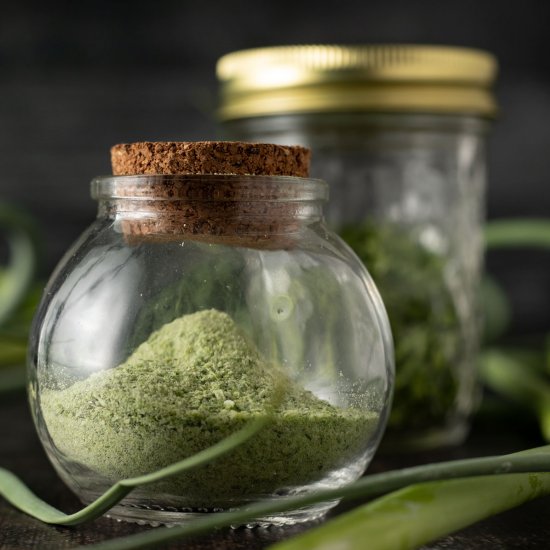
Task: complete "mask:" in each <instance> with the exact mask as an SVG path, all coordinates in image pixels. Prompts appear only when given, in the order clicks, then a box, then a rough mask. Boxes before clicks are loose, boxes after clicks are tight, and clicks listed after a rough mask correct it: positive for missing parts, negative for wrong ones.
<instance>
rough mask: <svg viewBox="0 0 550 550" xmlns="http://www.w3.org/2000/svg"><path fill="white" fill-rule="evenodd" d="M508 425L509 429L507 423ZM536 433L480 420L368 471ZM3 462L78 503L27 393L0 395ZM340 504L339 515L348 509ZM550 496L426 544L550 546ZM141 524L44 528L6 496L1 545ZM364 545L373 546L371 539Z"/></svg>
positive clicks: (285, 533)
mask: <svg viewBox="0 0 550 550" xmlns="http://www.w3.org/2000/svg"><path fill="white" fill-rule="evenodd" d="M504 426H506V429H505V427H504ZM538 443H540V442H539V441H537V436H536V432H533V431H531V430H525V429H523V427H522V426H521V425H512V424H510V422H508V421H507V422H506V424H505V425H504V424H502V423H501V424H493V423H491V422H489V423H485V424H482V423H478V424H477V425H475V428H474V431H473V433H472V435H471V437H470V438H469V440H468V441H467V443H466V444H465V445H463V446H461V447H458V448H455V449H448V450H441V451H438V452H432V453H424V454H416V455H408V456H392V457H390V456H379V457H377V458H376V459H375V460H374V462H373V463H372V465H371V467H370V468H369V472H375V471H382V470H386V469H390V468H396V467H402V466H407V465H412V464H418V463H423V462H431V461H435V460H446V459H452V458H462V457H468V456H478V455H487V454H492V453H500V452H510V451H516V450H520V449H522V448H525V447H527V446H531V445H536V444H538ZM0 466H3V467H5V468H8V469H10V470H11V471H13V472H15V473H16V474H18V475H19V476H20V477H21V478H22V479H23V480H24V481H25V482H26V483H27V484H28V485H29V486H30V488H31V489H32V490H33V491H34V492H35V493H37V494H38V495H40V496H41V497H42V498H44V499H45V500H46V501H48V502H49V503H51V504H52V505H54V506H56V507H58V508H61V509H63V510H64V511H67V512H69V511H73V510H76V509H78V508H79V503H78V501H77V499H76V498H75V497H74V496H73V495H72V493H71V492H70V491H69V490H68V489H66V488H65V486H64V485H63V483H62V482H61V481H60V480H59V478H58V477H57V475H56V473H55V472H54V470H53V468H52V467H51V465H50V464H49V462H48V460H47V459H46V456H45V454H44V452H43V450H42V448H41V446H40V443H39V441H38V439H37V436H36V434H35V431H34V426H33V424H32V420H31V417H30V413H29V410H28V407H27V402H26V398H25V395H24V394H21V393H17V394H13V393H12V394H8V395H2V396H0ZM349 506H351V505H350V504H347V505H340V506H339V507H337V508H336V509H335V511H334V512H333V514H337V513H341V512H342V511H343V510H345V509H346V507H349ZM548 518H550V498H543V499H540V500H538V501H535V502H531V503H529V504H526V505H524V506H522V507H520V508H517V509H515V510H512V511H509V512H506V513H504V514H500V515H499V516H496V517H493V518H490V519H488V520H485V521H482V522H480V523H478V524H476V525H474V526H471V527H469V528H468V529H465V530H463V531H461V532H459V533H455V534H453V535H451V536H448V537H446V538H444V539H442V540H440V541H436V542H434V543H432V544H430V545H428V546H426V547H425V548H426V549H428V548H429V549H431V550H436V549H437V550H443V549H457V550H470V549H472V550H474V549H476V550H477V549H484V550H485V549H488V548H498V549H508V548H513V549H516V548H517V549H548V548H549V547H550V542H549V541H550V521H548ZM307 527H308V526H297V527H292V528H284V529H283V528H277V529H276V528H270V529H252V530H250V529H248V530H247V529H236V530H231V529H227V530H222V531H219V532H217V533H215V534H212V535H210V536H205V537H200V538H194V539H187V540H182V541H181V542H178V543H172V544H170V545H167V546H165V547H164V548H169V549H176V548H177V549H183V550H199V549H200V550H206V549H216V550H224V549H227V550H230V549H231V550H237V549H250V550H255V549H261V548H266V547H268V546H269V545H270V544H271V543H273V542H276V541H279V540H282V539H284V538H287V537H289V536H291V535H293V534H295V533H298V532H301V531H303V530H304V529H306V528H307ZM145 529H147V527H141V526H138V525H134V524H129V523H121V522H117V521H114V520H110V519H108V518H102V519H98V520H96V521H94V522H91V523H89V524H86V525H83V526H79V527H76V528H61V527H52V526H47V525H43V524H42V523H40V522H39V521H36V520H33V519H31V518H29V517H28V516H26V515H24V514H22V513H20V512H18V511H15V510H14V509H13V508H11V507H10V506H9V505H8V504H7V503H6V502H5V501H4V500H3V499H1V498H0V549H2V550H22V549H25V550H34V549H39V550H57V549H65V548H73V547H75V546H78V545H82V544H89V543H92V542H98V541H102V540H106V539H110V538H114V537H119V536H123V535H127V534H130V533H136V532H139V531H143V530H145ZM365 548H368V545H367V543H365Z"/></svg>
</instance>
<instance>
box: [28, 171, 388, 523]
mask: <svg viewBox="0 0 550 550" xmlns="http://www.w3.org/2000/svg"><path fill="white" fill-rule="evenodd" d="M92 195H93V197H94V198H95V199H97V200H98V201H99V211H98V217H97V220H96V221H95V222H94V223H93V224H92V225H91V226H90V228H89V229H88V230H87V231H86V232H85V233H84V235H83V236H82V237H81V238H80V239H79V240H78V242H77V243H76V244H75V245H74V246H73V248H72V249H71V250H70V251H69V252H68V253H67V254H66V256H65V257H64V259H63V260H62V261H61V263H60V265H59V266H58V268H57V269H56V271H55V272H54V274H53V276H52V278H51V280H50V282H49V284H48V286H47V288H46V291H45V293H44V297H43V300H42V303H41V305H40V307H39V310H38V312H37V314H36V318H35V322H34V328H33V334H32V338H31V347H30V353H29V373H30V382H29V395H30V401H31V406H32V411H33V415H34V419H35V422H36V425H37V429H38V433H39V436H40V439H41V441H42V443H43V445H44V447H45V449H46V452H47V454H48V456H49V458H50V460H51V461H52V463H53V465H54V466H55V468H56V470H57V471H58V473H59V475H60V476H61V477H62V479H63V480H64V481H65V482H66V483H67V485H68V486H69V487H70V488H71V489H72V490H73V491H74V492H75V493H76V494H77V495H78V496H79V498H80V499H81V500H82V501H83V502H84V503H88V502H90V501H92V500H93V499H95V498H96V497H97V496H98V495H100V494H101V493H102V492H103V491H105V490H106V489H107V488H108V487H110V486H111V485H112V484H113V482H115V481H117V480H119V479H121V478H128V477H134V476H138V475H141V474H145V473H147V472H150V471H153V470H157V469H159V468H161V467H163V466H166V465H168V464H171V463H174V462H177V461H178V460H181V459H183V458H185V457H186V456H190V455H192V454H194V453H196V452H198V451H199V450H201V449H204V448H206V447H208V446H210V445H212V444H214V443H216V442H217V441H219V440H221V439H222V438H224V437H226V436H228V435H229V434H231V433H234V432H235V431H236V430H237V429H239V428H241V427H243V426H244V425H246V423H247V422H251V421H253V420H255V419H256V418H259V417H262V416H264V417H265V416H266V415H271V416H269V421H268V424H267V425H266V426H265V427H264V428H262V429H261V431H260V432H259V433H258V434H257V435H255V436H254V437H253V438H252V439H251V440H249V441H247V442H246V443H244V444H243V445H242V446H240V447H238V448H236V449H235V450H233V451H231V452H230V453H229V454H227V455H224V456H222V457H220V458H218V459H217V460H215V461H214V462H212V463H209V464H208V465H205V466H202V467H200V468H197V469H194V470H191V471H189V472H188V473H185V474H179V475H177V476H175V477H173V478H169V479H167V480H166V481H163V482H158V483H155V484H154V485H149V486H144V487H142V488H140V489H137V490H135V491H134V492H132V493H131V494H130V495H129V496H128V497H126V498H125V499H124V500H123V501H122V502H121V503H120V504H119V505H118V506H116V507H115V508H113V509H112V510H111V511H110V515H111V516H112V517H115V518H117V519H125V520H134V521H147V522H161V523H167V524H170V523H180V522H184V521H186V520H188V519H190V518H192V517H194V516H196V515H197V514H200V513H204V512H210V511H219V510H221V509H229V508H234V507H235V506H239V505H243V504H246V503H247V502H251V501H256V500H258V499H277V498H281V497H283V496H285V495H288V494H295V493H303V492H310V491H315V490H316V489H317V488H320V487H339V486H342V485H344V484H347V483H350V482H351V481H354V480H355V479H357V478H358V477H359V476H360V475H361V474H362V473H363V471H364V469H365V467H366V466H367V464H368V463H369V461H370V459H371V457H372V455H373V453H374V451H375V449H376V447H377V445H378V443H379V440H380V437H381V434H382V431H383V429H384V426H385V423H386V420H387V414H388V412H389V406H390V399H391V392H392V386H393V349H392V343H391V335H390V329H389V325H388V321H387V318H386V313H385V310H384V307H383V305H382V302H381V300H380V298H379V295H378V292H377V290H376V289H375V287H374V284H373V283H372V281H371V279H370V277H369V275H368V273H367V271H366V270H365V268H364V266H363V264H362V263H361V262H360V260H359V259H358V258H357V256H356V255H355V254H354V253H353V252H352V251H351V250H350V248H349V247H348V246H347V245H345V244H344V242H343V241H342V240H341V239H340V238H339V237H337V236H336V235H334V234H333V233H331V232H330V231H329V230H328V229H327V228H326V226H325V223H324V221H323V215H322V204H323V202H324V201H325V200H326V198H327V186H326V184H325V183H324V182H322V181H320V180H314V179H306V178H296V177H289V176H238V175H233V176H226V175H190V176H187V175H186V176H177V175H172V176H167V175H163V176H159V175H153V176H148V175H141V176H112V177H101V178H97V179H95V180H93V182H92ZM270 407H273V408H274V410H272V411H271V412H270ZM333 505H335V503H334V502H332V503H322V504H318V505H315V506H312V507H309V508H305V509H302V510H298V511H294V512H290V513H288V514H278V515H276V516H273V517H268V518H258V522H259V523H275V524H277V523H294V522H300V521H306V520H310V519H312V518H315V517H317V516H319V515H321V514H323V513H324V512H325V511H326V510H328V509H329V508H330V507H331V506H333Z"/></svg>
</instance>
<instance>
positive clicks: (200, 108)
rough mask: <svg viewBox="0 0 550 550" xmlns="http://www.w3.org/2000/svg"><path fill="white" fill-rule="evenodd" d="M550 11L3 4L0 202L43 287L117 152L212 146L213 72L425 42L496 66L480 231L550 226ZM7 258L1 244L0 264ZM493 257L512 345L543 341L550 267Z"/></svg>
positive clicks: (533, 6) (475, 4) (358, 5)
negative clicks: (271, 49)
mask: <svg viewBox="0 0 550 550" xmlns="http://www.w3.org/2000/svg"><path fill="white" fill-rule="evenodd" d="M549 18H550V3H547V2H544V1H541V0H524V1H523V2H521V4H520V5H518V4H517V3H504V4H503V3H498V5H497V4H495V3H494V2H489V1H480V0H477V1H476V0H446V1H444V2H442V1H440V0H439V1H435V0H424V1H423V2H407V1H405V0H370V1H367V2H365V1H357V2H353V1H347V2H346V1H344V0H339V1H334V0H323V2H319V1H317V2H313V1H311V0H301V1H300V2H297V1H296V0H292V1H289V0H278V1H277V2H274V1H269V2H246V1H238V0H234V1H232V2H208V1H202V2H185V1H159V2H154V3H152V2H141V1H138V0H136V1H134V2H131V3H130V2H107V1H95V2H90V1H81V2H68V1H66V2H56V3H54V4H52V3H47V2H42V3H35V4H33V3H30V2H17V3H16V2H10V1H4V2H3V3H2V9H1V14H0V201H3V202H9V203H11V204H15V205H18V206H20V207H21V208H23V209H25V210H26V211H28V212H29V213H30V214H31V215H32V216H33V217H34V218H35V219H36V220H37V222H38V224H39V227H40V233H41V238H42V241H43V246H44V251H45V252H44V258H43V262H42V265H41V267H40V270H41V276H42V277H43V278H46V277H47V276H48V274H49V273H50V272H51V270H52V269H53V267H54V266H55V264H56V263H57V261H58V260H59V259H60V257H61V255H62V254H63V253H64V251H65V250H66V249H67V248H68V246H69V245H70V244H71V242H73V241H74V240H75V239H76V238H77V237H78V235H79V234H80V233H81V232H82V231H83V229H84V228H85V227H86V226H87V225H88V224H89V223H90V222H91V221H92V219H93V218H94V216H95V209H96V205H95V203H94V202H93V201H92V199H91V198H90V197H89V181H90V179H91V178H92V177H93V176H94V175H98V174H105V173H108V172H110V164H109V148H110V146H111V145H113V144H115V143H119V142H127V141H143V140H181V141H183V140H198V139H213V138H215V137H216V136H217V135H219V131H218V130H217V127H216V122H215V116H214V112H215V109H216V104H217V84H216V78H215V73H214V68H215V63H216V60H217V59H218V58H219V57H220V56H221V55H223V54H225V53H227V52H230V51H233V50H237V49H243V48H250V47H259V46H266V45H277V44H299V43H388V42H394V43H426V44H448V45H462V46H470V47H476V48H482V49H486V50H488V51H490V52H492V53H493V54H495V55H496V56H497V58H498V60H499V63H500V72H499V78H498V84H497V89H496V93H497V98H498V102H499V105H500V115H499V118H498V120H497V122H496V124H495V126H494V129H493V132H492V135H491V138H490V142H489V143H490V149H489V168H490V175H489V189H488V196H487V216H488V218H489V219H498V218H504V217H527V218H531V217H542V216H548V215H549V213H550V193H548V192H546V188H547V186H548V184H549V183H550V182H549V179H550V153H549V146H550V57H549V56H548V51H549V42H550V39H549V35H548V30H547V21H548V20H549ZM6 250H7V247H6V246H5V244H4V245H2V243H1V242H0V253H1V256H2V257H1V258H0V259H2V260H5V257H6V254H7V253H6ZM549 256H550V255H549V254H548V253H545V252H541V251H538V252H535V251H521V250H513V251H506V252H499V253H498V254H497V253H491V254H490V255H489V257H488V260H487V265H488V269H489V270H490V271H491V272H492V273H493V274H494V275H495V276H496V278H497V279H498V280H499V281H500V282H501V283H502V285H503V286H504V288H505V289H506V290H507V292H508V293H509V295H510V296H511V299H512V306H513V310H514V325H513V330H514V332H515V333H516V334H520V335H521V334H523V333H533V332H543V331H546V330H547V329H548V326H550V284H548V282H549V280H550V258H549Z"/></svg>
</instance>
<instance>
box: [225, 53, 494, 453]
mask: <svg viewBox="0 0 550 550" xmlns="http://www.w3.org/2000/svg"><path fill="white" fill-rule="evenodd" d="M495 72H496V62H495V59H494V58H493V57H492V56H491V55H490V54H488V53H486V52H482V51H477V50H472V49H467V48H456V47H440V46H412V45H411V46H401V45H385V46H338V45H303V46H280V47H271V48H262V49H254V50H244V51H238V52H233V53H229V54H227V55H225V56H224V57H222V58H221V59H220V60H219V61H218V65H217V73H218V77H219V80H220V83H221V95H220V108H219V112H218V115H219V121H220V127H221V131H222V134H223V135H224V136H225V137H228V138H231V139H245V140H250V141H257V140H260V141H262V140H267V141H271V142H275V143H296V144H301V145H305V146H307V147H310V148H311V149H312V175H313V176H315V177H320V178H323V179H324V180H326V181H327V182H328V183H329V185H330V189H331V202H330V205H329V208H328V211H327V221H328V223H329V225H330V226H331V228H333V229H334V230H335V231H337V232H338V233H339V234H340V235H341V236H342V237H344V239H345V240H347V242H348V243H349V244H350V245H351V246H352V247H353V248H354V250H355V252H356V253H357V254H358V255H359V257H360V258H361V259H362V260H363V262H364V263H365V265H366V266H367V268H368V269H369V272H370V273H371V275H372V277H373V278H374V280H375V282H376V284H377V285H378V288H379V290H380V292H381V295H382V298H383V300H384V302H385V305H386V308H387V310H388V315H389V318H390V322H391V327H392V331H393V337H394V342H395V356H396V387H395V398H394V402H393V408H392V412H391V416H390V420H389V424H388V430H387V433H386V436H385V438H384V442H383V446H385V447H386V448H387V449H393V450H404V449H419V448H430V447H437V446H441V445H447V444H458V443H460V442H462V441H463V440H464V438H465V436H466V434H467V432H468V427H469V423H468V418H469V416H470V414H471V412H472V410H473V408H474V407H475V404H476V401H477V400H478V387H477V384H476V354H477V351H478V346H479V336H480V330H481V326H480V314H479V307H478V302H477V293H478V287H479V282H480V275H481V271H482V256H483V238H482V227H483V222H484V208H485V206H484V202H485V200H484V197H485V185H486V154H485V153H486V152H485V138H486V135H487V132H488V130H489V126H490V123H491V119H492V118H493V116H494V115H495V111H496V107H495V102H494V98H493V96H492V94H491V91H490V86H491V84H492V82H493V79H494V77H495Z"/></svg>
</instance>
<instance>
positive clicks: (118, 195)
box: [92, 174, 328, 248]
mask: <svg viewBox="0 0 550 550" xmlns="http://www.w3.org/2000/svg"><path fill="white" fill-rule="evenodd" d="M327 195H328V186H327V185H326V183H325V182H323V181H321V180H314V179H307V178H297V177H289V176H242V175H212V174H206V175H195V174H193V175H139V176H107V177H99V178H96V179H94V180H93V181H92V196H93V198H95V199H97V200H98V202H99V212H98V215H99V216H100V217H107V218H110V219H112V220H114V222H115V228H116V229H117V230H119V231H120V232H121V233H123V235H124V237H125V238H126V240H128V241H136V242H141V241H144V240H148V241H151V240H152V241H169V240H179V241H181V240H185V239H192V240H201V241H207V242H212V243H214V242H215V243H219V244H229V245H237V246H238V245H241V246H254V247H268V248H269V247H276V248H280V247H281V246H283V245H284V242H285V241H286V240H292V239H293V235H296V234H297V233H298V232H299V231H300V230H301V229H302V228H304V227H305V226H307V225H310V224H312V223H315V222H318V221H320V220H321V219H322V215H323V213H322V206H323V203H324V202H325V201H326V199H327Z"/></svg>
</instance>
